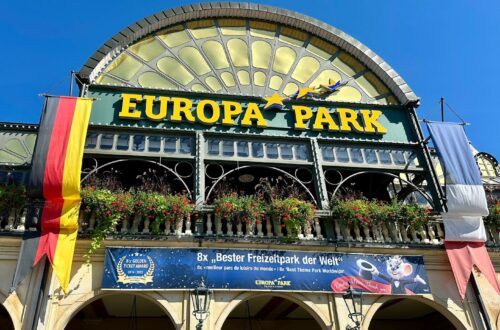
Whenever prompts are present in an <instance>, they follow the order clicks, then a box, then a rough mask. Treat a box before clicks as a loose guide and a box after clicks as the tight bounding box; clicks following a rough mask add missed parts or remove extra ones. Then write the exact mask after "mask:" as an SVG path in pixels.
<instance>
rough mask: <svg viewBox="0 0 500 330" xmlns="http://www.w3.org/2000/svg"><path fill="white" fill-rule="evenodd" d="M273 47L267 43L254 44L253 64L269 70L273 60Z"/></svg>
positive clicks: (256, 42)
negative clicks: (270, 62)
mask: <svg viewBox="0 0 500 330" xmlns="http://www.w3.org/2000/svg"><path fill="white" fill-rule="evenodd" d="M271 52H272V50H271V45H270V44H269V43H267V42H265V41H260V40H257V41H254V42H253V43H252V64H253V66H254V67H256V68H261V69H267V68H268V67H269V61H270V60H271Z"/></svg>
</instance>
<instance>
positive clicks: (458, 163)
mask: <svg viewBox="0 0 500 330" xmlns="http://www.w3.org/2000/svg"><path fill="white" fill-rule="evenodd" d="M427 127H428V128H429V133H430V134H431V138H432V141H433V142H434V147H435V148H436V151H437V153H438V157H439V160H440V161H441V164H442V166H443V170H444V175H445V180H446V181H445V183H446V187H445V188H446V206H447V208H448V212H445V213H442V216H443V222H444V228H445V248H446V253H447V255H448V259H449V260H450V265H451V268H452V269H453V275H454V276H455V281H456V283H457V287H458V291H459V293H460V296H461V297H462V299H464V297H465V291H466V288H467V283H468V281H469V277H470V274H471V272H472V268H473V266H474V265H475V266H476V267H477V268H478V269H479V270H480V271H481V272H482V273H483V274H484V275H485V277H486V278H487V279H488V280H489V282H490V284H491V285H492V287H493V288H494V289H495V290H496V292H497V293H500V286H499V284H498V281H497V279H496V274H495V270H494V268H493V265H492V263H491V260H490V257H489V255H488V251H487V250H486V247H485V246H484V242H485V241H486V231H485V228H484V223H483V216H486V215H488V205H487V203H486V194H485V192H484V188H483V184H482V182H481V174H480V173H479V168H478V166H477V163H476V161H475V159H474V156H473V155H472V151H471V147H470V144H469V140H468V139H467V136H466V135H465V131H464V129H463V127H462V125H460V124H455V123H439V122H438V123H427Z"/></svg>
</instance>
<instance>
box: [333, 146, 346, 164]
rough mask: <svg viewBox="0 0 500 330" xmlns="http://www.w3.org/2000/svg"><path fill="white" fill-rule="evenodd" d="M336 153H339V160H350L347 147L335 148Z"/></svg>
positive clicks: (344, 161) (343, 161) (342, 161)
mask: <svg viewBox="0 0 500 330" xmlns="http://www.w3.org/2000/svg"><path fill="white" fill-rule="evenodd" d="M335 153H336V154H337V160H338V161H339V162H341V163H347V162H348V161H349V154H348V153H347V148H335Z"/></svg>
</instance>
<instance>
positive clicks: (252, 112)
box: [241, 102, 267, 127]
mask: <svg viewBox="0 0 500 330" xmlns="http://www.w3.org/2000/svg"><path fill="white" fill-rule="evenodd" d="M252 120H256V121H257V127H267V121H266V120H265V119H264V117H262V112H260V109H259V107H258V106H257V104H255V103H253V102H250V103H248V108H247V111H245V115H244V116H243V119H242V120H241V126H247V127H248V126H252Z"/></svg>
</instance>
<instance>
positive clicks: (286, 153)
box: [280, 144, 293, 159]
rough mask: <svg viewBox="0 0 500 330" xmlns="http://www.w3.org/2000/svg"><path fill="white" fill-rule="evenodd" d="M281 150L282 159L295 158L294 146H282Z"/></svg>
mask: <svg viewBox="0 0 500 330" xmlns="http://www.w3.org/2000/svg"><path fill="white" fill-rule="evenodd" d="M280 149H281V158H283V159H292V158H293V153H292V146H291V145H290V144H282V145H280Z"/></svg>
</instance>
